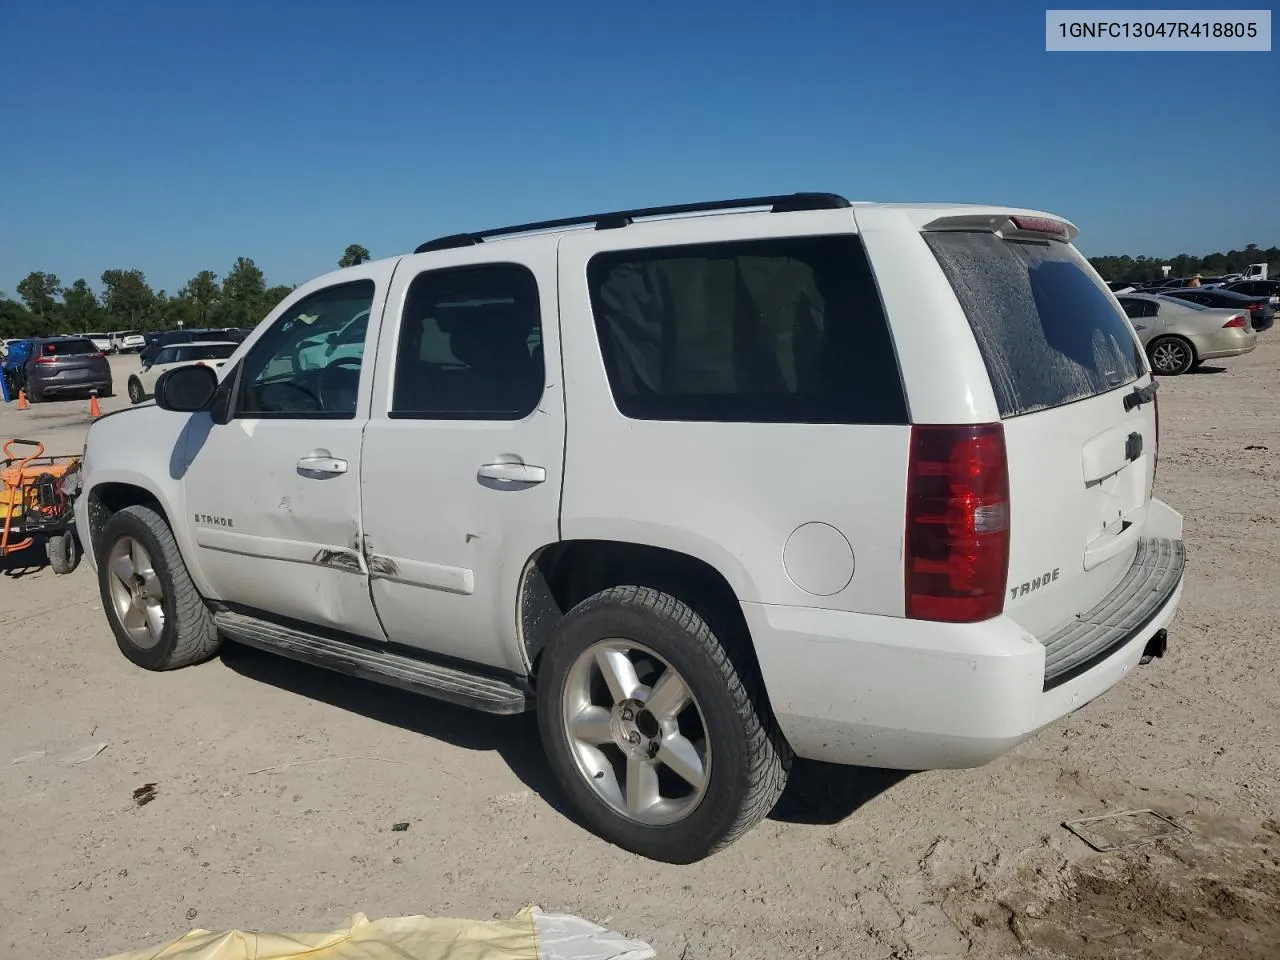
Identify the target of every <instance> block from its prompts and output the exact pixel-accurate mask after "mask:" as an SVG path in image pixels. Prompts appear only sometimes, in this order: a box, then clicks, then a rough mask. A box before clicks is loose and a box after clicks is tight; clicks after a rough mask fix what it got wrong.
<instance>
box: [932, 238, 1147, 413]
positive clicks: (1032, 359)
mask: <svg viewBox="0 0 1280 960" xmlns="http://www.w3.org/2000/svg"><path fill="white" fill-rule="evenodd" d="M924 239H925V242H926V243H927V244H928V245H929V248H930V249H931V250H932V251H933V254H934V256H935V257H937V259H938V263H939V264H941V266H942V271H943V273H945V274H946V277H947V280H948V281H949V282H950V283H951V287H952V289H953V290H954V291H955V294H956V298H957V299H958V300H959V301H960V306H961V307H962V308H963V309H964V313H965V316H966V317H967V318H968V320H969V326H970V327H972V328H973V335H974V338H975V339H976V340H977V343H978V349H979V351H981V353H982V359H983V361H984V362H985V364H986V367H987V373H988V375H989V376H990V378H991V386H992V389H993V390H994V392H995V397H996V403H997V405H998V406H999V409H1000V415H1001V416H1002V417H1016V416H1019V415H1021V414H1024V413H1033V412H1035V411H1037V410H1045V409H1048V408H1049V407H1057V406H1061V405H1063V404H1066V403H1073V402H1075V401H1077V400H1084V399H1087V398H1088V397H1093V396H1097V395H1098V394H1101V393H1106V392H1108V391H1110V390H1114V389H1116V388H1117V387H1122V386H1124V385H1125V384H1127V383H1131V382H1132V381H1134V380H1136V379H1137V378H1138V377H1139V376H1141V375H1142V374H1143V373H1144V372H1145V371H1146V362H1145V361H1144V359H1143V357H1142V351H1141V348H1140V347H1139V346H1138V343H1137V341H1136V340H1135V338H1134V334H1133V329H1132V327H1131V326H1130V325H1129V324H1128V323H1127V322H1126V320H1125V317H1124V315H1123V314H1122V313H1121V312H1120V311H1118V310H1116V308H1115V304H1114V302H1113V301H1112V299H1111V298H1110V296H1108V293H1107V289H1106V287H1104V286H1103V285H1102V284H1101V283H1100V282H1099V281H1098V280H1096V279H1095V278H1094V276H1093V274H1092V273H1091V271H1090V270H1089V267H1088V265H1087V264H1086V263H1085V261H1084V258H1083V257H1081V256H1080V254H1079V253H1078V252H1077V251H1076V249H1075V248H1074V247H1072V246H1070V245H1068V244H1065V243H1059V242H1056V241H1047V242H1044V243H1036V242H1021V241H1011V240H1004V239H1002V238H1001V237H998V236H996V235H995V234H993V233H968V232H960V231H955V232H937V233H926V234H924Z"/></svg>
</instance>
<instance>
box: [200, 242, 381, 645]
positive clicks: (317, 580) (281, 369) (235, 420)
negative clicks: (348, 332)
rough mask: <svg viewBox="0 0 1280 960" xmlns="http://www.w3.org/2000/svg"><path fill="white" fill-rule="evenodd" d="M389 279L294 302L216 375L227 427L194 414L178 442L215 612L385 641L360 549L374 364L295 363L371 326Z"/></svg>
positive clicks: (359, 271)
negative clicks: (332, 337)
mask: <svg viewBox="0 0 1280 960" xmlns="http://www.w3.org/2000/svg"><path fill="white" fill-rule="evenodd" d="M393 271H394V261H393V262H392V263H390V264H388V263H371V264H362V265H360V266H358V267H355V268H351V269H349V270H346V271H344V272H343V275H342V280H343V282H342V283H340V284H331V285H328V286H322V287H318V288H316V289H314V290H312V291H309V292H306V293H305V294H304V295H302V296H301V297H297V295H296V294H295V297H297V299H293V298H291V302H288V303H287V304H286V306H285V308H284V309H283V310H282V311H281V312H280V313H279V315H278V316H277V318H276V319H275V321H274V322H273V323H271V324H270V325H269V326H268V328H267V329H266V330H264V331H263V333H262V335H261V336H260V337H258V338H257V339H256V340H255V341H254V342H253V343H252V345H251V346H250V347H249V349H248V351H247V352H246V353H245V355H244V357H243V358H242V359H241V360H240V362H238V363H237V364H236V365H235V368H234V369H232V370H231V371H230V372H229V373H228V374H227V375H226V380H225V381H224V384H223V388H222V389H225V390H227V391H229V392H230V393H231V408H230V416H229V418H228V417H216V416H215V415H213V414H210V413H202V414H197V415H196V416H198V417H202V418H205V419H204V420H203V421H201V422H198V423H193V424H192V425H191V429H189V430H188V431H187V437H188V439H187V442H186V447H185V460H186V467H185V475H184V476H183V488H184V493H185V503H186V509H187V514H188V516H187V522H188V523H190V524H193V532H194V537H193V539H194V540H195V543H196V545H197V555H198V556H197V562H198V563H199V565H200V567H201V569H202V571H203V573H204V575H205V577H206V578H207V580H208V582H209V584H210V585H211V586H212V588H213V590H214V592H215V593H216V595H217V598H218V599H220V600H222V601H223V602H225V603H229V604H233V605H236V606H239V607H242V608H247V609H248V610H249V611H252V612H255V613H257V614H259V615H263V614H265V615H267V616H268V617H274V618H278V619H287V620H294V621H301V622H302V623H305V624H311V625H315V626H319V627H328V628H331V629H336V630H340V631H343V632H346V633H351V634H355V635H357V636H361V637H364V638H367V639H371V640H383V639H385V637H384V634H383V632H382V629H381V627H380V625H379V623H378V619H377V615H376V614H375V612H374V610H373V603H372V600H371V599H370V596H369V574H368V569H367V567H366V565H365V560H364V555H363V551H362V549H361V537H362V533H363V524H362V518H361V512H360V457H361V442H362V433H363V430H364V426H365V423H366V422H367V421H368V418H369V401H370V392H371V385H372V376H373V363H372V357H371V356H369V357H366V356H365V343H359V344H355V345H353V348H348V349H345V350H343V351H341V352H340V354H339V355H335V356H332V357H329V358H324V359H323V360H321V361H320V362H318V363H315V362H313V363H302V362H300V359H299V356H300V354H301V353H303V352H310V353H311V354H312V356H314V354H315V351H308V348H309V347H311V346H313V345H314V344H315V343H316V342H317V341H319V342H324V340H325V339H326V338H327V337H328V336H329V334H331V333H335V332H337V331H341V330H344V329H346V328H347V327H348V326H349V325H350V324H351V321H352V320H353V319H355V318H356V317H357V316H358V315H359V314H361V313H362V312H364V313H365V314H366V315H367V316H370V317H373V318H378V319H380V318H381V316H382V306H383V303H384V301H385V299H386V293H387V286H388V284H389V282H390V279H391V274H392V272H393ZM377 327H378V324H377V323H376V322H375V323H370V324H369V326H368V330H367V331H366V338H365V342H366V343H373V342H376V337H377ZM371 353H372V351H370V354H371ZM366 360H367V361H368V362H366ZM222 419H225V420H227V422H225V423H220V422H217V420H222Z"/></svg>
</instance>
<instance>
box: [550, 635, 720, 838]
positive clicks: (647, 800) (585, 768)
mask: <svg viewBox="0 0 1280 960" xmlns="http://www.w3.org/2000/svg"><path fill="white" fill-rule="evenodd" d="M561 718H562V721H563V724H564V731H565V735H566V737H567V738H568V741H569V747H570V751H571V752H572V754H573V757H574V759H575V761H576V762H577V766H578V770H579V772H580V773H581V774H582V776H583V778H584V779H585V780H586V782H587V783H588V784H590V786H591V788H592V789H593V790H594V791H595V793H596V795H597V796H598V797H599V798H600V799H601V800H603V801H604V802H605V803H606V804H608V805H609V806H610V807H611V808H612V809H613V810H614V811H615V812H616V813H618V814H620V815H622V816H624V817H626V818H628V819H630V820H633V821H635V822H637V823H642V824H645V825H647V826H660V825H664V824H671V823H675V822H677V821H680V820H683V819H684V818H685V817H687V816H689V815H690V814H691V813H693V811H694V809H695V808H696V807H697V806H698V803H699V802H700V801H701V800H702V798H703V796H704V795H705V793H706V791H707V785H708V784H709V783H710V779H711V740H710V737H709V735H708V733H707V727H706V722H705V720H704V718H703V714H702V708H701V707H700V706H699V705H698V702H697V700H696V699H695V698H694V696H693V693H692V691H691V690H690V688H689V685H688V684H687V683H686V682H685V680H684V678H683V677H681V676H680V674H679V673H678V672H677V671H676V669H675V668H674V667H672V666H671V664H669V663H668V662H667V661H666V660H664V659H663V658H662V657H660V656H658V655H657V654H656V653H654V652H653V651H652V650H650V649H649V648H647V647H645V646H643V645H641V644H639V643H635V642H634V641H630V640H622V639H608V640H601V641H599V642H597V643H594V644H592V645H591V646H589V647H588V648H587V649H586V650H584V651H583V652H582V653H581V654H580V655H579V656H578V658H577V659H576V660H575V661H574V664H573V666H572V667H571V668H570V670H569V673H568V676H567V677H566V679H565V686H564V690H563V693H562V694H561Z"/></svg>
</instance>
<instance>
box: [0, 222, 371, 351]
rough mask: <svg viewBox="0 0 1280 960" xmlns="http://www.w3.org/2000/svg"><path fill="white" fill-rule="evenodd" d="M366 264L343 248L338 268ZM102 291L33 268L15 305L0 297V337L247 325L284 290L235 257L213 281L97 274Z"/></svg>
mask: <svg viewBox="0 0 1280 960" xmlns="http://www.w3.org/2000/svg"><path fill="white" fill-rule="evenodd" d="M368 259H369V251H368V250H367V249H365V248H364V247H362V246H360V245H359V244H354V243H353V244H351V245H350V246H349V247H347V249H346V251H345V252H344V253H343V255H342V257H341V258H340V259H339V260H338V266H340V267H349V266H354V265H355V264H357V263H363V262H364V261H366V260H368ZM100 279H101V282H102V293H101V295H98V294H95V293H94V292H93V290H92V289H90V287H89V284H88V283H87V282H86V281H85V280H84V279H79V280H76V281H74V282H72V283H71V284H70V285H68V286H63V284H62V281H61V280H59V279H58V277H57V275H56V274H52V273H45V272H44V271H41V270H35V271H32V272H31V273H29V274H27V275H26V276H25V277H24V278H23V279H22V280H21V281H20V282H19V283H18V286H17V290H16V292H17V294H18V297H19V298H20V300H21V302H19V301H17V300H12V299H10V298H8V297H7V296H5V295H4V294H2V293H0V338H11V337H38V336H51V335H55V334H64V333H94V332H99V331H101V332H108V331H113V330H172V329H176V328H178V327H179V326H181V327H186V328H199V327H252V326H254V325H255V324H257V322H258V321H259V320H261V319H262V318H263V317H265V316H266V315H267V314H268V313H270V312H271V310H272V309H273V308H274V307H275V306H276V305H277V304H278V303H279V302H280V301H281V300H283V299H284V298H285V297H287V296H288V295H289V294H290V293H291V292H292V291H293V289H294V288H293V287H292V286H289V285H286V284H280V285H277V286H272V287H268V286H267V281H266V277H265V276H264V275H263V273H262V270H261V269H260V268H259V267H258V265H257V264H256V263H254V262H253V261H252V260H251V259H249V258H248V257H237V258H236V262H235V263H234V264H233V265H232V267H231V269H230V270H229V271H227V275H226V276H225V277H223V278H222V279H221V280H220V279H219V278H218V275H217V274H216V273H214V271H212V270H201V271H200V272H199V273H197V274H196V275H195V276H194V277H192V278H191V279H190V280H188V281H187V283H186V284H185V285H184V286H183V287H182V288H181V289H179V290H178V292H177V293H176V294H168V293H166V292H165V291H164V290H153V289H152V287H151V285H150V284H149V283H147V278H146V275H145V274H143V272H142V271H141V270H104V271H103V272H102V276H101V278H100Z"/></svg>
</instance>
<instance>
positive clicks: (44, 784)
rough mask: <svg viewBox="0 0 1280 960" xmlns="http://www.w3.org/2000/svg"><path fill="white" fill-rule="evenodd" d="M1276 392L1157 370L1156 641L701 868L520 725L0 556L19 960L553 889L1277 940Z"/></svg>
mask: <svg viewBox="0 0 1280 960" xmlns="http://www.w3.org/2000/svg"><path fill="white" fill-rule="evenodd" d="M116 363H117V364H118V367H117V369H118V370H122V369H123V368H125V367H128V366H129V365H130V364H133V363H136V360H133V359H132V358H125V359H121V360H117V361H116ZM123 380H124V377H123V376H122V375H119V374H118V375H117V381H118V382H117V389H118V390H120V392H121V393H122V392H123ZM1278 382H1280V333H1278V332H1272V333H1268V334H1265V335H1264V336H1263V342H1262V344H1261V345H1260V346H1259V349H1258V350H1256V351H1255V352H1254V353H1253V354H1251V355H1250V356H1247V357H1244V358H1240V359H1237V360H1232V361H1226V362H1222V363H1212V364H1210V365H1208V366H1207V367H1206V368H1205V369H1204V370H1203V372H1200V373H1196V374H1191V375H1187V376H1184V377H1180V378H1169V379H1167V380H1165V381H1164V382H1163V383H1162V389H1161V394H1160V395H1161V412H1162V424H1161V426H1162V432H1163V451H1162V457H1161V462H1160V467H1159V473H1158V477H1157V486H1158V488H1159V492H1160V495H1161V496H1163V497H1164V498H1165V499H1167V500H1168V501H1169V502H1170V503H1172V504H1173V505H1174V506H1175V507H1176V508H1177V509H1179V510H1180V511H1182V512H1183V514H1184V515H1185V517H1186V524H1187V545H1188V555H1189V572H1188V579H1187V585H1186V591H1185V593H1184V598H1183V605H1182V608H1181V611H1180V613H1179V615H1178V617H1177V619H1176V621H1175V622H1174V624H1173V626H1172V629H1171V631H1170V649H1169V653H1168V655H1167V656H1166V657H1165V659H1164V660H1163V661H1156V662H1155V663H1153V664H1152V665H1150V666H1147V667H1144V668H1142V669H1141V670H1139V671H1138V672H1137V674H1136V675H1135V676H1132V677H1131V678H1130V679H1129V680H1127V681H1126V682H1125V683H1123V684H1121V685H1120V686H1118V687H1117V688H1115V689H1114V690H1112V691H1111V692H1110V693H1109V694H1107V695H1106V696H1104V697H1103V698H1101V699H1100V700H1098V701H1095V702H1094V703H1092V704H1090V705H1089V706H1087V707H1085V708H1084V709H1082V710H1080V711H1078V712H1077V713H1076V714H1074V715H1072V716H1071V717H1069V718H1067V719H1066V720H1064V721H1062V722H1059V723H1057V724H1054V725H1052V726H1051V727H1049V728H1047V729H1045V730H1043V731H1042V732H1041V733H1040V734H1039V735H1038V736H1036V737H1035V738H1034V739H1032V740H1031V741H1029V742H1027V743H1025V744H1023V745H1022V746H1021V747H1019V748H1018V749H1016V750H1014V751H1013V752H1012V753H1011V754H1009V755H1008V756H1006V757H1004V758H1002V759H1001V760H999V761H997V762H995V763H992V764H990V765H989V766H987V767H984V768H982V769H977V770H968V771H953V772H935V773H926V774H918V775H913V776H901V775H898V774H892V773H885V772H879V771H868V770H857V769H842V768H831V767H825V766H820V765H814V764H804V765H800V766H799V767H798V769H797V771H796V774H795V776H794V777H793V780H792V784H791V787H790V788H789V790H788V793H787V794H786V795H785V796H784V798H783V801H782V803H781V804H780V805H779V808H778V809H777V810H776V811H775V813H774V815H773V816H772V818H771V819H770V820H768V821H766V822H764V823H763V824H761V825H760V826H759V827H758V828H757V829H756V830H754V831H753V832H752V833H751V834H749V835H748V836H747V837H746V838H744V839H743V840H741V841H740V842H739V843H737V844H736V845H735V846H733V847H732V848H730V849H729V850H728V851H726V852H724V853H722V854H721V855H719V856H717V857H715V858H713V859H711V860H708V861H704V862H703V863H700V864H697V865H694V866H691V867H674V866H668V865H663V864H657V863H651V862H647V861H644V860H640V859H638V858H636V857H633V856H631V855H629V854H626V853H623V852H621V851H619V850H617V849H615V848H613V847H610V846H609V845H607V844H605V843H603V842H602V841H600V840H598V839H596V838H595V837H594V836H592V835H591V834H589V833H587V832H586V831H584V830H583V829H582V828H581V827H579V826H578V825H577V824H575V823H574V821H573V820H572V819H570V818H569V817H568V816H566V814H565V813H564V812H563V810H562V804H561V801H560V799H559V797H558V795H557V793H556V791H555V789H554V787H553V785H552V784H551V783H550V782H549V777H548V773H547V768H546V764H545V763H544V761H543V759H542V754H541V751H540V747H539V745H538V741H537V735H536V728H535V725H534V723H533V721H532V718H531V717H526V718H516V719H498V718H492V717H487V716H482V715H478V714H472V713H468V712H465V711H463V710H460V709H454V708H452V707H449V706H443V705H439V704H436V703H433V702H430V701H426V700H422V699H418V698H415V697H413V696H410V695H407V694H401V693H399V692H397V691H393V690H387V689H383V688H379V687H374V686H371V685H368V684H365V683H361V682H357V681H352V680H348V679H345V678H342V677H338V676H336V675H331V674H328V673H324V672H322V671H319V670H314V669H311V668H307V667H303V666H300V665H297V664H294V663H291V662H289V661H286V660H280V659H274V658H271V657H268V656H266V655H262V654H257V653H253V652H251V651H247V650H244V649H238V648H234V647H228V648H226V650H225V653H224V655H223V656H222V657H221V658H219V659H216V660H214V661H212V662H210V663H208V664H205V665H203V666H200V667H196V668H193V669H189V670H184V671H178V672H176V673H172V674H151V673H147V672H145V671H142V670H139V669H137V668H135V667H133V666H131V665H130V664H129V663H128V662H127V661H126V660H125V659H124V658H123V657H122V656H121V655H120V654H119V653H118V651H117V650H116V648H115V644H114V641H113V639H112V637H111V634H110V632H109V630H108V628H107V625H106V622H105V620H104V618H103V614H102V611H101V609H100V605H99V600H98V595H97V587H96V584H95V582H94V580H93V577H92V576H91V574H90V573H89V570H88V569H87V568H86V567H83V566H82V567H81V568H80V569H79V570H77V571H76V572H75V573H74V574H72V575H71V576H69V577H64V578H60V577H56V576H55V575H54V574H53V573H52V572H51V571H49V570H48V569H36V570H30V569H25V568H24V565H23V563H21V562H19V561H18V560H17V559H16V558H11V559H10V560H8V561H0V563H4V564H5V566H4V572H3V574H2V575H0V811H2V814H0V851H3V856H2V857H0V906H2V909H0V955H4V956H8V957H22V958H24V960H68V958H73V957H83V958H92V957H100V956H103V955H106V954H110V953H112V952H115V951H120V950H124V949H128V948H132V947H140V946H144V945H147V944H150V943H153V942H156V941H160V940H163V939H166V938H168V937H171V936H174V935H177V934H179V933H182V932H184V931H185V930H187V929H189V928H191V927H203V928H206V929H222V928H228V927H249V928H257V929H263V928H269V929H323V928H327V927H329V926H331V925H336V924H338V923H340V922H341V921H342V920H344V919H345V918H346V917H348V916H349V915H350V914H351V913H352V912H355V911H363V912H365V913H367V914H369V915H370V916H375V917H376V916H385V915H398V914H409V913H426V914H433V915H454V916H467V917H476V918H488V917H493V916H508V915H511V914H513V913H515V912H516V911H517V910H518V909H520V907H522V906H523V905H525V904H527V903H537V904H539V905H540V906H542V907H543V908H545V909H548V910H555V911H563V912H568V913H574V914H578V915H581V916H584V917H587V918H588V919H591V920H593V921H596V922H599V923H603V924H605V925H607V926H610V927H612V928H614V929H617V930H620V931H622V932H625V933H626V934H629V935H632V936H636V937H640V938H642V939H645V940H647V941H649V942H650V943H652V944H653V945H654V946H655V947H656V948H657V949H658V951H659V955H660V956H662V957H664V958H672V960H677V958H684V960H701V958H734V960H744V958H752V957H793V956H796V957H798V956H805V957H809V956H814V955H821V954H829V955H835V956H840V957H850V958H868V960H882V958H925V957H949V956H961V955H968V956H973V957H1003V956H1015V955H1024V956H1033V957H1083V958H1136V957H1147V956H1160V957H1162V958H1165V960H1181V958H1210V957H1223V958H1226V957H1231V958H1237V957H1239V958H1264V957H1268V958H1276V957H1280V822H1277V821H1278V820H1280V668H1278V666H1277V665H1278V664H1280V655H1277V652H1276V646H1275V645H1276V641H1277V636H1276V627H1275V625H1276V623H1277V622H1278V621H1280V594H1277V593H1273V592H1272V590H1271V588H1272V587H1273V586H1274V584H1275V571H1276V569H1277V560H1276V558H1277V556H1280V506H1277V500H1276V495H1275V490H1276V485H1277V482H1278V481H1280V469H1278V468H1277V453H1278V452H1280V413H1278V412H1277V403H1278V402H1280V390H1278V388H1277V383H1278ZM122 402H124V403H127V401H122V400H121V399H120V398H115V399H113V400H112V401H109V402H108V403H107V404H106V405H105V406H106V407H107V409H110V408H111V407H113V406H116V405H120V404H121V403H122ZM86 408H87V404H84V403H81V402H79V401H72V402H66V403H58V404H49V405H40V406H39V407H36V408H33V409H32V410H30V411H27V412H25V413H18V412H17V411H16V410H15V409H14V406H13V405H9V406H8V407H6V408H4V409H3V410H2V411H0V435H14V434H17V435H20V436H21V435H34V436H35V437H37V438H45V439H49V440H54V439H56V440H57V441H58V443H57V444H56V446H58V447H65V448H66V450H65V451H63V452H67V451H70V452H74V451H78V449H79V447H80V442H81V439H80V438H81V437H82V435H83V430H84V425H85V422H86V416H85V410H86ZM51 445H53V444H51ZM98 744H105V745H106V747H105V749H103V750H102V752H101V753H98V754H97V755H96V756H93V757H92V758H91V759H88V760H84V762H81V763H72V762H70V761H71V760H73V759H78V758H82V757H83V756H85V754H87V753H90V752H92V751H93V750H94V749H96V745H98ZM82 749H83V750H84V751H85V752H84V753H81V754H79V756H78V757H77V756H76V754H75V751H78V750H82ZM41 750H43V751H44V753H43V755H40V752H39V751H41ZM19 760H21V762H18V761H19ZM146 784H154V785H155V786H154V788H152V789H153V794H154V795H153V798H152V799H151V800H150V802H147V803H144V804H142V805H139V804H138V803H137V802H135V800H134V798H133V795H134V791H135V790H138V789H139V788H142V787H144V785H146ZM148 795H150V794H145V793H144V794H143V797H144V798H145V797H146V796H148ZM1148 807H1149V808H1153V809H1155V810H1156V811H1158V812H1160V813H1162V814H1165V815H1167V816H1169V817H1172V818H1173V819H1174V820H1175V821H1177V822H1178V823H1179V824H1181V825H1182V826H1183V827H1185V828H1186V830H1187V831H1188V832H1187V833H1186V834H1185V835H1183V836H1180V837H1178V838H1175V839H1171V840H1162V841H1160V842H1158V843H1155V844H1150V845H1145V846H1138V847H1131V848H1127V849H1123V850H1119V851H1116V852H1113V853H1108V854H1101V853H1096V852H1094V851H1093V850H1091V849H1090V848H1089V847H1088V846H1086V845H1085V844H1084V843H1083V842H1082V841H1081V840H1079V839H1077V838H1076V837H1075V836H1073V835H1072V834H1070V833H1068V832H1067V831H1066V830H1064V829H1063V827H1062V826H1061V824H1062V822H1063V821H1064V820H1068V819H1072V818H1075V817H1080V816H1089V815H1096V814H1104V813H1110V812H1116V811H1124V810H1131V809H1134V808H1148ZM397 823H407V824H408V828H407V829H403V830H394V829H393V825H395V824H397Z"/></svg>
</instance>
